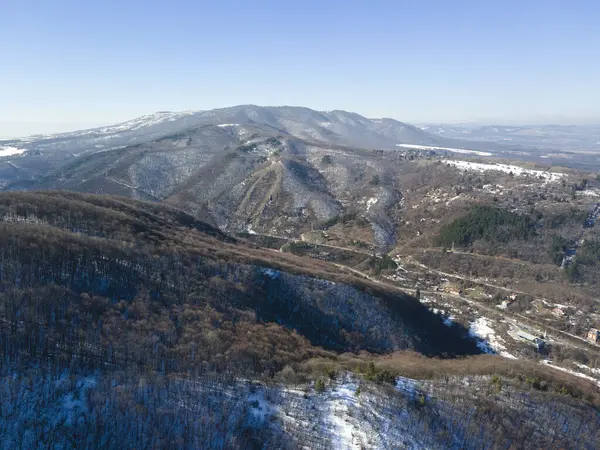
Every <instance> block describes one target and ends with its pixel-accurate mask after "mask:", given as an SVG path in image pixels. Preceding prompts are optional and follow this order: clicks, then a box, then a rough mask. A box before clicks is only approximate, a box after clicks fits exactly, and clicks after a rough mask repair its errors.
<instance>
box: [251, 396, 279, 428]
mask: <svg viewBox="0 0 600 450" xmlns="http://www.w3.org/2000/svg"><path fill="white" fill-rule="evenodd" d="M248 403H250V407H251V409H250V411H251V412H252V415H253V416H254V417H255V418H256V419H258V420H259V421H260V422H264V421H265V420H266V419H267V418H268V416H270V415H272V414H274V413H276V412H277V411H276V409H275V408H274V407H273V405H271V404H270V403H269V402H268V401H267V399H266V398H265V395H264V392H256V393H254V394H250V395H249V396H248Z"/></svg>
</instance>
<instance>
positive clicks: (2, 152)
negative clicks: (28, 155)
mask: <svg viewBox="0 0 600 450" xmlns="http://www.w3.org/2000/svg"><path fill="white" fill-rule="evenodd" d="M26 151H27V150H25V149H23V148H16V147H0V158H1V157H3V156H14V155H22V154H23V153H25V152H26Z"/></svg>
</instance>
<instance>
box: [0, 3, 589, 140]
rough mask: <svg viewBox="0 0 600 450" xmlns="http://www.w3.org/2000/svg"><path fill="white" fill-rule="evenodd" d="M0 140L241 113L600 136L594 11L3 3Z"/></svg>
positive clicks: (560, 6)
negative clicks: (250, 107)
mask: <svg viewBox="0 0 600 450" xmlns="http://www.w3.org/2000/svg"><path fill="white" fill-rule="evenodd" d="M0 17H1V18H2V20H1V21H0V136H4V137H7V136H19V135H25V134H32V133H47V132H53V131H68V130H73V129H77V128H85V127H89V126H93V125H103V124H108V123H115V122H119V121H124V120H128V119H131V118H134V117H137V116H140V115H143V114H149V113H153V112H156V111H164V110H171V111H179V110H205V109H212V108H218V107H226V106H233V105H238V104H258V105H298V106H307V107H309V108H313V109H317V110H328V109H344V110H348V111H353V112H357V113H359V114H362V115H365V116H367V117H393V118H395V119H398V120H402V121H406V122H412V123H426V122H452V123H456V122H481V123H600V50H599V49H600V27H599V26H598V22H599V19H600V2H598V1H596V0H594V1H578V0H570V1H566V0H564V1H553V0H525V1H524V0H518V1H512V0H504V1H481V0H479V1H460V0H453V1H447V0H437V1H427V0H420V1H417V0H415V1H402V0H390V1H384V0H381V1H380V0H369V1H367V0H361V1H356V0H344V1H338V0H318V1H317V0H303V1H295V0H286V1H283V0H277V1H276V0H252V1H249V0H246V1H233V0H213V1H206V0H195V1H191V0H170V1H167V0H162V1H152V0H145V1H140V0H118V1H117V0H103V1H82V0H35V1H34V0H0Z"/></svg>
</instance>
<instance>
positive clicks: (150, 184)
mask: <svg viewBox="0 0 600 450" xmlns="http://www.w3.org/2000/svg"><path fill="white" fill-rule="evenodd" d="M463 143H464V142H463ZM399 144H404V145H416V146H417V147H419V146H425V147H428V146H429V147H432V150H430V151H429V150H424V151H429V152H430V153H431V154H433V153H434V152H435V151H437V152H438V153H442V154H443V153H451V151H444V150H441V151H440V150H435V149H434V148H438V147H443V148H448V149H450V150H451V149H452V148H453V146H454V147H456V145H457V143H456V142H454V141H449V140H447V139H443V138H440V137H437V136H435V135H432V134H428V133H427V132H425V131H422V130H420V129H419V128H416V127H414V126H411V125H408V124H404V123H402V122H398V121H395V120H392V119H367V118H365V117H362V116H360V115H358V114H354V113H348V112H345V111H328V112H318V111H313V110H310V109H308V108H299V107H258V106H237V107H232V108H225V109H219V110H212V111H201V112H183V113H172V112H159V113H156V114H153V115H149V116H144V117H141V118H138V119H135V120H132V121H129V122H124V123H122V124H118V125H115V126H109V127H101V128H96V129H92V130H84V131H78V132H73V133H64V134H59V135H54V136H37V137H36V136H34V137H31V138H28V139H24V140H21V141H6V142H4V143H2V145H3V147H2V148H4V149H5V152H6V153H5V154H6V155H7V156H5V157H4V158H1V157H0V187H3V188H4V189H5V190H21V189H68V190H75V191H81V192H92V193H99V194H102V193H104V194H115V195H125V196H129V197H133V198H137V199H142V200H153V201H164V202H167V203H170V204H173V205H175V206H178V207H181V208H183V209H185V210H186V211H188V212H190V213H192V214H199V215H201V216H202V217H204V219H205V220H207V221H209V222H211V223H212V224H214V225H216V226H218V227H220V228H221V229H226V230H230V231H243V230H254V231H257V232H262V233H268V234H273V235H286V236H292V235H294V236H297V237H298V236H299V235H300V234H301V233H302V232H304V231H307V230H309V229H312V228H313V227H314V226H315V224H320V223H323V222H326V221H331V220H334V219H335V218H336V217H339V216H341V215H344V214H346V213H348V212H349V211H350V210H354V209H357V208H358V210H359V211H360V212H361V213H362V214H364V215H366V216H368V217H369V222H370V224H371V228H372V230H371V232H372V235H373V237H372V239H370V240H371V241H373V245H375V246H376V247H377V248H379V249H382V250H385V249H389V248H390V246H391V245H393V243H394V242H395V240H396V232H395V229H396V226H397V223H396V219H395V218H394V217H393V216H394V214H393V211H394V210H395V209H397V208H398V206H399V205H400V204H401V202H402V193H401V192H400V191H399V190H398V189H397V185H398V183H397V181H396V180H395V172H394V170H393V169H392V170H390V168H389V167H388V164H387V162H386V161H384V160H383V159H382V158H381V152H382V151H383V152H385V153H386V154H388V155H393V157H394V158H397V157H398V155H400V154H406V152H405V151H404V150H405V149H404V148H401V147H398V145H399ZM459 144H461V143H459ZM467 144H468V145H470V146H472V147H478V146H477V145H476V144H473V143H467ZM374 149H376V151H375V150H374ZM9 150H10V154H9V153H8V151H9ZM458 151H461V152H467V150H464V149H462V150H460V149H459V150H458ZM17 152H20V153H18V154H17ZM474 153H475V152H474ZM486 154H487V153H486ZM328 161H335V163H334V164H330V163H328ZM377 180H379V181H381V182H379V181H378V182H375V181H377ZM350 187H352V188H353V189H349V188H350ZM369 199H376V200H377V201H376V202H375V203H374V204H373V205H370V206H367V203H368V202H369V201H370V200H369ZM371 201H374V200H371Z"/></svg>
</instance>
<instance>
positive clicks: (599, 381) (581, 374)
mask: <svg viewBox="0 0 600 450" xmlns="http://www.w3.org/2000/svg"><path fill="white" fill-rule="evenodd" d="M540 364H545V365H547V366H550V367H553V368H554V369H556V370H560V371H561V372H566V373H569V374H571V375H574V376H576V377H579V378H585V379H586V380H588V381H591V382H593V383H594V384H595V385H596V386H598V387H600V380H597V379H596V378H594V377H591V376H589V375H586V374H584V373H581V372H575V371H574V370H569V369H565V368H564V367H559V366H555V365H554V364H552V361H549V360H547V359H544V360H543V361H540Z"/></svg>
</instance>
